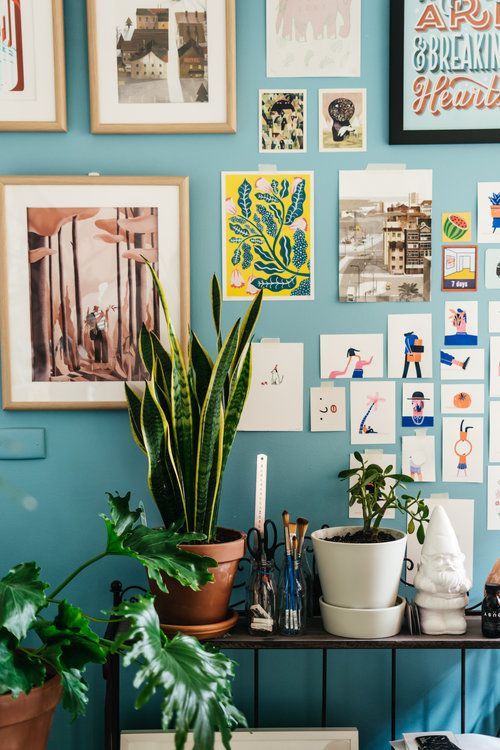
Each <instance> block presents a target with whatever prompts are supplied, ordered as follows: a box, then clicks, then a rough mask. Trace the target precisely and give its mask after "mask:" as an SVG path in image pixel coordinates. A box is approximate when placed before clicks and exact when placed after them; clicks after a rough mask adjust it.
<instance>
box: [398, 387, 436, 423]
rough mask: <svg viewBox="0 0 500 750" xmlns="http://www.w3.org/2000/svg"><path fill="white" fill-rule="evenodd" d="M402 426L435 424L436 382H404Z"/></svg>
mask: <svg viewBox="0 0 500 750" xmlns="http://www.w3.org/2000/svg"><path fill="white" fill-rule="evenodd" d="M401 414H402V417H401V425H402V427H412V428H418V427H433V426H434V383H422V384H420V383H419V384H418V385H410V383H404V384H403V405H402V410H401Z"/></svg>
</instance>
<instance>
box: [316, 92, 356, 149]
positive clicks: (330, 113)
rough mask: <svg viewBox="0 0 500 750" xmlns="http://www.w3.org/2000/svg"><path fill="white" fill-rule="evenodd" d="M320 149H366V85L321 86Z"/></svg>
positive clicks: (319, 94) (319, 93)
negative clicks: (344, 87) (358, 87)
mask: <svg viewBox="0 0 500 750" xmlns="http://www.w3.org/2000/svg"><path fill="white" fill-rule="evenodd" d="M318 96H319V114H318V123H319V150H320V151H321V152H322V153H334V152H336V151H337V152H338V151H352V152H359V151H366V136H367V133H366V124H367V118H366V89H320V90H319V92H318Z"/></svg>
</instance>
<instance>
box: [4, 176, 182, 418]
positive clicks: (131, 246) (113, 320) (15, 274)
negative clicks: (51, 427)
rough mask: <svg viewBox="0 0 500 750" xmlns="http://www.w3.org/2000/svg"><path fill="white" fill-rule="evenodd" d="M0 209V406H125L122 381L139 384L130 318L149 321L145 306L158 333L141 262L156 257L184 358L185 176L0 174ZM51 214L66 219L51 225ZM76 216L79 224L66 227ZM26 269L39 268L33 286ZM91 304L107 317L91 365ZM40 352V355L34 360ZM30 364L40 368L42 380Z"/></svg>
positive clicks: (135, 327)
mask: <svg viewBox="0 0 500 750" xmlns="http://www.w3.org/2000/svg"><path fill="white" fill-rule="evenodd" d="M74 206H79V208H77V209H75V208H73V207H74ZM128 206H132V207H139V208H138V209H137V210H136V209H129V208H125V207H128ZM96 207H98V208H96ZM0 211H1V214H0V215H1V224H0V259H1V271H0V277H1V279H2V289H1V305H0V307H1V314H2V385H3V407H4V409H121V408H126V401H125V392H124V380H129V381H131V382H132V384H133V382H134V381H137V382H138V383H139V382H141V381H142V379H143V377H144V375H143V374H142V373H141V374H139V375H137V373H138V369H137V365H136V364H135V363H137V362H138V360H137V353H136V352H137V346H138V344H137V339H138V335H139V332H140V325H141V321H140V320H139V318H140V317H141V320H142V321H144V322H148V321H147V320H146V319H145V316H144V314H143V313H144V311H145V310H148V311H149V312H148V316H149V322H150V323H151V325H150V326H149V327H152V323H153V320H154V322H158V328H159V330H160V335H161V337H162V338H165V332H164V330H163V328H162V316H161V314H160V309H159V308H160V305H159V302H155V300H154V298H153V295H152V282H151V278H150V277H149V274H148V273H147V269H146V267H145V265H144V263H143V262H142V261H143V256H144V257H146V258H148V259H151V260H152V261H153V262H157V266H156V267H157V269H158V274H159V276H160V280H161V281H162V283H163V285H164V288H165V291H166V294H167V299H168V301H169V305H170V313H171V317H172V320H173V324H174V327H175V329H176V331H177V333H178V335H179V336H180V337H181V340H182V344H183V348H184V351H186V348H187V335H188V325H189V180H188V178H187V177H100V176H92V177H82V176H78V177H69V176H61V177H0ZM58 212H60V213H62V214H64V216H62V218H59V217H58V215H57V213H58ZM37 215H38V218H37V219H36V221H35V218H34V217H35V216H37ZM74 217H76V218H77V219H78V220H80V219H81V223H80V222H78V225H79V226H77V227H76V229H75V227H74V224H75V221H74ZM113 217H116V219H114V218H113ZM152 217H154V218H152ZM114 221H116V224H114V223H113V222H114ZM141 221H144V222H145V223H147V222H148V221H150V222H151V223H154V229H151V228H150V227H145V226H139V225H138V224H134V222H141ZM43 222H45V225H44V224H43ZM34 223H36V224H37V225H36V226H34ZM73 231H76V232H77V233H78V234H77V235H74V234H73ZM29 232H30V234H28V233H29ZM115 235H116V236H115ZM33 236H34V237H35V240H36V242H35V245H34V246H33ZM75 237H77V239H78V244H77V247H78V250H75ZM82 253H83V254H84V256H85V260H84V262H83V263H82ZM75 258H77V259H78V258H79V262H78V260H77V261H76V262H75ZM42 264H44V267H43V268H42ZM59 264H61V265H59ZM110 264H113V265H110ZM104 265H105V267H106V270H105V269H104ZM35 266H38V268H39V269H40V270H39V271H38V274H37V276H36V279H35V277H34V275H33V274H34V273H36V272H34V270H33V269H34V268H35ZM111 269H112V270H111ZM42 272H43V273H42ZM41 276H42V277H43V278H40V277H41ZM77 276H78V284H77ZM34 279H35V280H34ZM77 286H78V287H79V293H78V294H79V304H78V302H77V292H76V289H77ZM61 290H62V294H61ZM138 290H139V291H138ZM61 299H64V300H65V304H64V305H62V304H61ZM95 303H97V305H96V308H97V312H96V313H95V315H97V316H101V317H102V318H104V316H105V322H104V323H102V327H101V330H104V331H105V333H104V334H102V335H101V334H98V337H100V342H99V346H100V347H102V343H101V342H102V340H103V339H104V340H105V341H106V343H105V347H106V354H105V355H103V354H102V349H101V353H100V355H99V358H98V356H97V347H96V341H95V340H94V339H95V338H96V335H94V338H93V337H92V335H91V333H90V329H91V328H95V329H98V328H99V326H98V325H97V318H95V317H94V318H92V313H93V310H94V309H95V308H94V304H95ZM35 309H36V310H44V311H45V313H44V315H45V317H46V318H47V321H46V323H44V324H43V325H42V324H38V323H34V321H36V319H37V317H36V316H35V315H33V310H35ZM63 309H64V310H65V313H64V315H63ZM51 311H52V313H51ZM78 311H79V313H78ZM104 311H105V312H104ZM118 311H120V312H118ZM132 311H133V312H132ZM120 313H121V316H120ZM78 314H80V320H79V322H78ZM89 314H90V318H89ZM51 315H52V317H51ZM128 316H129V317H128ZM132 316H134V319H132ZM65 318H66V319H65ZM127 325H128V326H129V327H128V329H127ZM34 326H38V328H36V329H35V328H34ZM58 326H59V327H58ZM39 329H40V330H39ZM80 330H81V331H82V334H81V337H80V340H79V341H78V345H77V335H78V331H80ZM120 330H121V331H122V335H121V336H118V334H117V332H118V331H120ZM127 330H128V333H127ZM45 331H48V333H45ZM50 331H52V334H51V333H50ZM62 331H65V333H62ZM131 332H132V333H131ZM127 336H128V339H129V343H128V347H127V345H125V344H124V343H120V347H123V348H122V349H121V352H120V355H121V356H120V357H119V358H118V356H117V352H118V346H119V344H118V342H125V341H127ZM40 342H41V343H40ZM40 350H45V351H44V353H42V354H41V355H39V352H40ZM75 351H76V352H77V353H78V354H77V355H75ZM127 351H128V353H129V359H128V360H127V358H126V356H125V355H126V354H127ZM85 352H87V360H86V359H85V357H86V354H85ZM72 357H73V358H72ZM82 358H83V362H84V363H85V367H82ZM75 359H76V361H77V365H78V369H77V370H76V377H75V371H74V361H75ZM40 361H42V362H43V364H44V367H45V369H44V370H43V374H42V375H41V376H40V375H39V370H38V363H39V362H40ZM126 361H127V362H128V365H127V366H126V365H125V362H126ZM117 362H118V363H119V367H118V368H117V367H116V365H117ZM130 362H133V363H134V365H133V366H132V365H131V364H130ZM97 363H99V364H97ZM108 363H109V364H108ZM68 365H70V367H69V369H68ZM98 371H99V372H98ZM110 371H111V372H110ZM129 373H132V377H129ZM94 375H98V377H94ZM136 375H137V377H135V376H136ZM81 376H82V377H81ZM89 376H90V377H89Z"/></svg>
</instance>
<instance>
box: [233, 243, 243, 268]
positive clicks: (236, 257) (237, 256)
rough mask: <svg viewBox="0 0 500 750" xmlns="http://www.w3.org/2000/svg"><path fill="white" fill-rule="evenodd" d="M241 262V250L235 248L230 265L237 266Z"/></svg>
mask: <svg viewBox="0 0 500 750" xmlns="http://www.w3.org/2000/svg"><path fill="white" fill-rule="evenodd" d="M240 260H241V248H240V247H237V248H236V250H235V251H234V253H233V257H232V258H231V263H232V264H233V266H238V265H239V263H240Z"/></svg>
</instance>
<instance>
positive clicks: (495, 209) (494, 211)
mask: <svg viewBox="0 0 500 750" xmlns="http://www.w3.org/2000/svg"><path fill="white" fill-rule="evenodd" d="M490 210H491V216H492V218H493V219H500V206H490Z"/></svg>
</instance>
